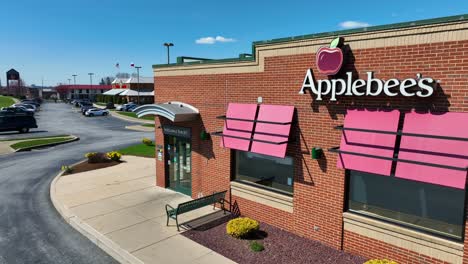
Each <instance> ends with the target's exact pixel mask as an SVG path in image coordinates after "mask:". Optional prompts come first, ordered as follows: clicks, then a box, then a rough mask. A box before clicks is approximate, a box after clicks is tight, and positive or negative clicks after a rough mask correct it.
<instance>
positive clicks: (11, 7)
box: [0, 0, 468, 85]
mask: <svg viewBox="0 0 468 264" xmlns="http://www.w3.org/2000/svg"><path fill="white" fill-rule="evenodd" d="M5 2H6V3H5ZM5 2H4V3H2V7H1V9H2V12H1V15H0V34H1V38H0V39H1V41H0V74H1V75H0V79H1V80H2V85H5V77H4V76H5V73H4V72H6V71H7V70H8V69H10V68H15V69H17V70H18V71H20V73H21V74H22V78H23V79H24V80H25V81H26V83H27V84H36V85H40V84H41V79H42V78H44V83H45V84H46V85H55V84H57V83H59V82H63V83H66V82H68V81H67V79H68V78H71V75H72V74H78V77H77V83H89V76H88V73H89V72H93V73H95V74H96V76H95V77H94V81H93V82H94V83H95V82H96V80H97V79H100V78H101V77H103V76H109V75H114V74H115V73H116V72H117V69H116V68H115V64H116V63H117V62H118V63H120V71H122V72H129V73H131V72H132V71H133V69H132V68H131V67H130V63H131V62H134V63H135V64H136V65H141V66H142V67H143V68H142V71H141V75H143V76H152V71H151V66H152V65H153V64H159V63H165V62H166V49H165V47H163V45H162V44H163V43H164V42H168V41H169V42H173V43H174V44H175V46H174V47H173V48H172V49H171V61H172V62H174V61H175V58H176V56H192V57H206V58H227V57H237V56H238V54H239V53H250V52H251V44H252V41H257V40H267V39H272V38H279V37H288V36H295V35H303V34H311V33H318V32H326V31H334V30H339V29H342V28H346V27H353V26H360V25H382V24H389V23H396V22H404V21H412V20H419V19H426V18H435V17H442V16H450V15H459V14H467V13H468V1H466V0H456V1H435V0H432V1H427V0H413V1H408V0H406V1H400V0H393V1H329V2H328V1H321V2H320V3H319V4H313V3H312V1H295V0H288V1H286V0H283V1H275V0H270V1H244V0H241V1H220V0H217V1H215V0H208V1H203V0H200V1H177V0H174V1H159V0H133V1H128V0H127V1H122V0H99V1H97V0H76V1H71V0H41V1H38V0H15V1H5ZM7 10H8V11H7ZM217 36H219V37H218V38H216V37H217ZM197 40H198V43H197Z"/></svg>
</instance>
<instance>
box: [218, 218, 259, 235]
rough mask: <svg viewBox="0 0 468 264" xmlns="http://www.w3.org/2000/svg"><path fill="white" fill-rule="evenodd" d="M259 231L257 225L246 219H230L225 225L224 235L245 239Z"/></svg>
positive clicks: (253, 221) (255, 222)
mask: <svg viewBox="0 0 468 264" xmlns="http://www.w3.org/2000/svg"><path fill="white" fill-rule="evenodd" d="M259 229H260V225H259V223H258V222H257V221H255V220H253V219H251V218H248V217H239V218H235V219H232V220H230V221H229V222H228V223H227V225H226V233H227V234H228V235H230V236H232V237H235V238H247V237H248V236H250V235H252V234H254V233H255V232H256V231H258V230H259Z"/></svg>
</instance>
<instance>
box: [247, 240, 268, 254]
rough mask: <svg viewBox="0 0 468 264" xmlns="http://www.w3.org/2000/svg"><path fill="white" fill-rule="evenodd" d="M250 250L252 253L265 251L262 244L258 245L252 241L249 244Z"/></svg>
mask: <svg viewBox="0 0 468 264" xmlns="http://www.w3.org/2000/svg"><path fill="white" fill-rule="evenodd" d="M250 249H251V250H252V251H253V252H260V251H263V250H264V249H265V247H264V246H263V244H262V243H259V242H257V241H252V242H251V243H250Z"/></svg>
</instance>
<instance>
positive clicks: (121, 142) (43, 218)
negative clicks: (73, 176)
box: [0, 103, 154, 263]
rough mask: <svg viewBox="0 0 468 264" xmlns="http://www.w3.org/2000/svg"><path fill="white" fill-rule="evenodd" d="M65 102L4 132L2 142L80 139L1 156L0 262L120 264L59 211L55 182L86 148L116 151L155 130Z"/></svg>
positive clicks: (47, 106)
mask: <svg viewBox="0 0 468 264" xmlns="http://www.w3.org/2000/svg"><path fill="white" fill-rule="evenodd" d="M77 111H78V108H75V107H72V106H71V105H70V104H64V103H44V104H43V105H42V106H41V110H40V111H39V112H37V113H36V115H35V116H36V119H37V125H38V128H37V129H32V130H31V132H30V133H26V134H18V132H3V133H0V140H4V139H13V138H21V137H23V138H24V137H31V136H49V135H59V134H71V135H76V136H78V137H80V140H79V141H76V142H73V143H68V144H65V145H60V146H55V147H51V148H47V149H41V150H34V151H31V152H23V153H11V154H7V155H2V156H0V167H1V168H2V169H1V173H0V201H1V202H0V208H2V210H0V216H1V218H2V222H1V223H0V234H2V236H1V238H0V256H1V257H0V263H114V260H113V259H112V258H110V257H109V256H108V255H106V254H105V253H103V252H102V251H101V250H100V249H99V248H97V247H96V246H95V245H94V244H93V243H92V242H90V241H89V240H88V239H86V238H85V237H83V236H82V235H81V234H79V233H77V232H76V231H75V230H74V229H73V228H72V227H70V226H69V225H68V224H66V223H65V222H64V221H63V219H62V218H61V217H60V216H59V215H58V214H57V212H56V211H55V208H54V207H53V206H52V204H51V202H50V198H49V185H50V182H51V181H52V179H53V177H54V176H55V175H56V174H57V173H58V171H59V170H60V167H61V166H62V165H69V164H73V163H75V162H78V161H80V160H82V159H83V158H84V154H85V153H86V152H91V151H110V150H114V149H119V148H122V147H125V146H129V145H132V144H136V143H138V142H140V141H141V139H142V138H143V137H148V138H154V134H153V133H148V132H137V131H132V130H127V129H125V126H128V125H132V123H131V122H126V121H122V120H120V119H117V118H114V117H111V116H107V117H101V116H99V117H93V118H87V117H85V116H83V115H81V114H79V113H78V112H77Z"/></svg>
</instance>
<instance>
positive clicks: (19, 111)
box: [0, 107, 34, 116]
mask: <svg viewBox="0 0 468 264" xmlns="http://www.w3.org/2000/svg"><path fill="white" fill-rule="evenodd" d="M2 114H24V115H30V116H33V115H34V112H33V111H26V110H25V109H24V108H21V107H3V108H2V110H0V115H2Z"/></svg>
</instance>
